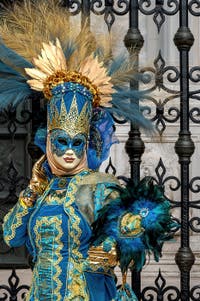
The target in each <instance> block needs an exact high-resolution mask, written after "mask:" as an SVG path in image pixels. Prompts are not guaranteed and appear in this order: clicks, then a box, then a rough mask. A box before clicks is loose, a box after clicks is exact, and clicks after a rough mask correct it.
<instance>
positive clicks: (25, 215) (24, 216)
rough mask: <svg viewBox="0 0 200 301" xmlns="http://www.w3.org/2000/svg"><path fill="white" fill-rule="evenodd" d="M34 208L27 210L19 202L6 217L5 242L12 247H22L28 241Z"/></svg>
mask: <svg viewBox="0 0 200 301" xmlns="http://www.w3.org/2000/svg"><path fill="white" fill-rule="evenodd" d="M33 210H34V207H31V208H28V207H27V208H26V207H24V206H22V205H21V204H20V203H19V202H18V203H17V204H16V205H15V206H14V207H13V208H12V209H11V210H10V211H9V212H8V213H7V214H6V215H5V217H4V222H3V235H4V241H5V243H6V244H7V245H9V246H10V247H20V246H22V245H24V244H25V243H26V241H27V236H28V233H27V224H28V221H29V218H30V216H31V213H32V212H33Z"/></svg>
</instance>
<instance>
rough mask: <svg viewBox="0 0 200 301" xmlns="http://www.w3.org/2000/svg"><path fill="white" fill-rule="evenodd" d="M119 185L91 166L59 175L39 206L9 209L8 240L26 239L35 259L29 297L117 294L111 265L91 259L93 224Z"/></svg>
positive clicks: (77, 297)
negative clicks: (72, 174)
mask: <svg viewBox="0 0 200 301" xmlns="http://www.w3.org/2000/svg"><path fill="white" fill-rule="evenodd" d="M111 186H112V187H111ZM117 186H118V182H117V180H116V179H115V178H114V177H112V176H109V175H104V174H101V173H94V172H90V171H88V170H85V171H82V172H81V173H79V174H77V175H76V176H74V177H73V178H69V177H54V178H52V180H51V181H50V184H49V186H48V188H47V189H46V191H45V192H44V194H43V195H42V196H41V197H40V198H39V199H38V200H37V202H36V203H35V205H34V207H31V208H28V209H27V208H24V207H23V205H21V204H20V203H18V204H17V205H16V206H15V207H14V208H13V209H12V210H11V212H9V213H8V215H7V216H6V218H5V221H4V237H5V241H6V243H7V244H9V245H10V246H13V247H16V246H20V245H23V244H26V246H27V248H28V249H29V252H30V253H31V254H32V256H33V258H34V261H35V266H34V271H33V281H32V285H31V289H30V292H29V297H28V299H27V300H40V301H42V300H44V301H48V300H79V301H80V300H91V301H95V300H101V301H108V300H111V299H112V298H114V296H115V294H116V286H115V282H114V278H113V271H112V268H110V269H108V268H106V267H105V268H104V267H103V266H102V265H100V264H99V265H98V264H97V265H95V267H94V265H90V261H89V260H88V248H89V241H90V237H91V228H90V224H91V223H92V222H93V221H94V219H95V217H96V216H97V211H98V210H99V209H100V208H102V206H103V205H104V204H106V203H108V202H109V201H110V200H113V199H115V197H116V196H117V192H116V191H115V189H114V188H115V187H117Z"/></svg>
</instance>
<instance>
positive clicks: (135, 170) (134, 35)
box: [124, 0, 145, 299]
mask: <svg viewBox="0 0 200 301" xmlns="http://www.w3.org/2000/svg"><path fill="white" fill-rule="evenodd" d="M138 26H139V7H138V1H137V0H131V1H130V7H129V29H128V32H127V34H126V36H125V38H124V43H125V46H126V47H127V49H128V50H129V53H130V60H131V58H132V50H133V49H134V60H135V67H136V70H138V69H139V52H140V50H141V48H142V46H143V43H144V39H143V37H142V35H141V33H140V30H139V27H138ZM130 86H131V87H132V88H133V89H135V90H138V89H139V84H138V81H134V80H132V81H131V82H130ZM138 109H139V103H138ZM125 149H126V152H127V154H128V156H129V163H130V168H131V178H132V179H133V180H134V181H135V182H138V181H139V180H140V163H141V156H142V154H143V153H144V149H145V145H144V142H143V141H142V139H141V134H140V131H139V128H138V126H137V125H136V124H131V126H130V132H129V138H128V140H127V141H126V145H125ZM131 284H132V288H133V290H134V291H135V294H136V296H137V297H138V299H140V294H141V275H140V273H139V272H137V271H136V270H133V271H132V273H131Z"/></svg>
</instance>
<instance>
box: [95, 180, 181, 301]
mask: <svg viewBox="0 0 200 301" xmlns="http://www.w3.org/2000/svg"><path fill="white" fill-rule="evenodd" d="M178 227H179V225H178V224H177V223H176V222H175V221H173V219H172V217H171V214H170V203H169V201H168V200H167V199H166V197H165V196H164V192H163V188H161V187H160V186H158V185H156V184H154V183H153V178H151V177H145V178H144V179H143V180H141V182H140V183H139V184H138V185H134V183H133V182H132V181H131V180H129V181H128V182H127V185H126V187H125V188H121V189H120V198H118V199H116V200H114V201H111V202H110V203H109V204H107V205H106V206H104V207H103V208H102V209H101V210H100V211H99V214H98V218H97V220H96V221H95V222H94V223H93V225H92V228H93V236H92V240H91V245H92V246H99V245H103V248H104V250H105V251H106V252H109V250H110V249H111V248H112V247H113V245H116V249H117V253H118V258H119V264H120V268H121V271H122V274H124V275H126V273H127V270H128V267H129V266H130V265H131V266H134V268H135V269H136V270H138V271H139V270H141V269H142V267H143V265H144V264H145V261H146V255H147V254H150V253H152V254H153V255H154V259H155V260H156V261H158V260H159V258H160V257H161V251H162V246H163V243H164V242H165V241H167V240H169V239H171V238H172V237H173V233H174V231H173V230H174V229H175V228H178ZM127 290H128V288H127ZM122 293H123V292H122V291H121V292H120V294H122ZM127 300H129V299H127ZM130 300H134V299H130Z"/></svg>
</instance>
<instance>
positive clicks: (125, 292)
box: [114, 283, 138, 301]
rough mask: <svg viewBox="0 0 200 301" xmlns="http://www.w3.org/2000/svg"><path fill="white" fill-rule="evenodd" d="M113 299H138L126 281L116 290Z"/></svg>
mask: <svg viewBox="0 0 200 301" xmlns="http://www.w3.org/2000/svg"><path fill="white" fill-rule="evenodd" d="M114 301H138V299H137V297H136V295H135V293H134V292H133V290H132V289H131V287H130V285H129V284H128V283H126V284H124V285H123V286H122V287H121V288H120V289H119V290H118V291H117V294H116V296H115V298H114Z"/></svg>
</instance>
